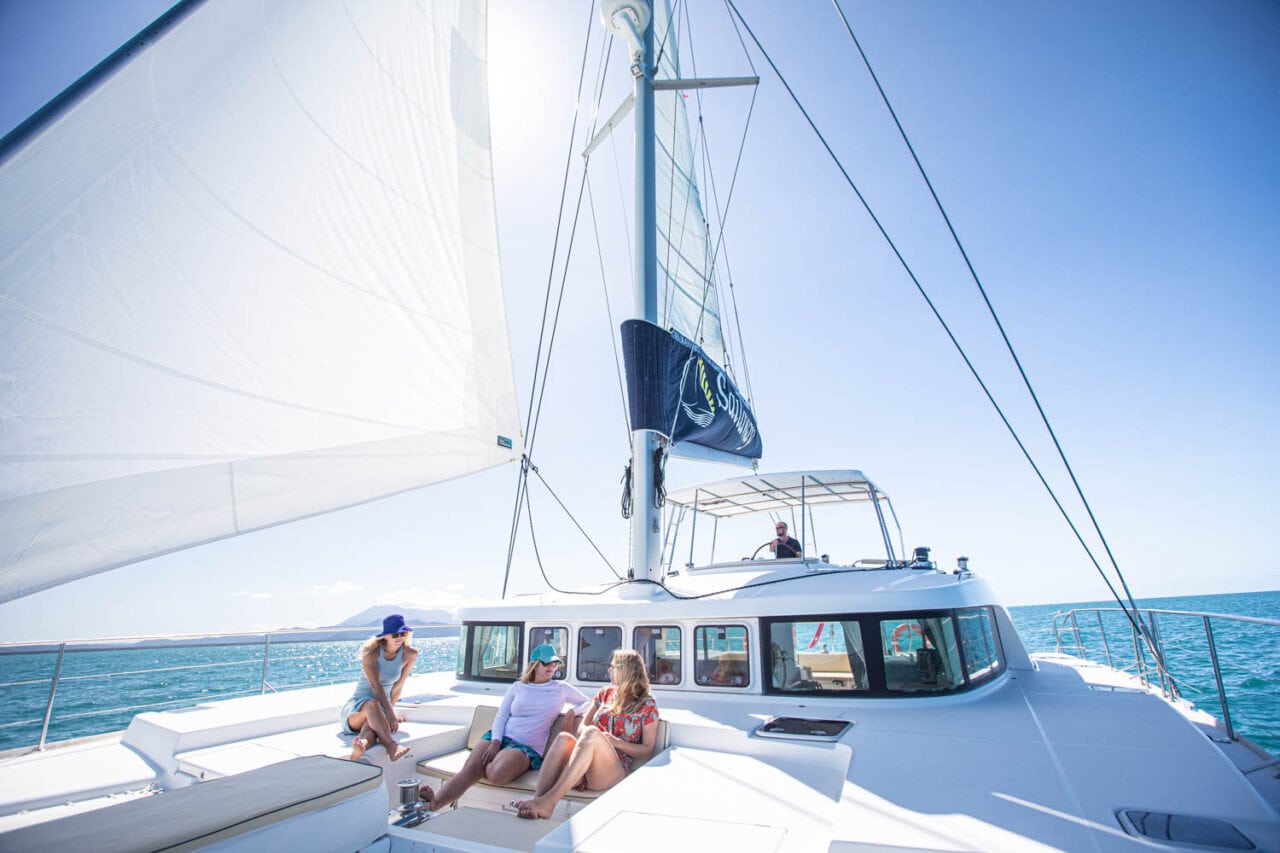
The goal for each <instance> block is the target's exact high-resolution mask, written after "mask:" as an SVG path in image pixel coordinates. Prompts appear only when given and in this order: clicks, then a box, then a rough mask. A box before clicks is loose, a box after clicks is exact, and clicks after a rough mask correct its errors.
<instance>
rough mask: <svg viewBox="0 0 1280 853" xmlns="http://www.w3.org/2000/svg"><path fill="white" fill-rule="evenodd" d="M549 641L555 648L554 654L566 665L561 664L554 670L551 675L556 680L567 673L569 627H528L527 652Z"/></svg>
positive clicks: (531, 651)
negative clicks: (553, 673) (554, 672)
mask: <svg viewBox="0 0 1280 853" xmlns="http://www.w3.org/2000/svg"><path fill="white" fill-rule="evenodd" d="M543 643H549V644H551V646H552V647H553V648H555V650H556V654H558V655H560V658H561V659H562V660H563V661H564V662H565V664H566V666H562V667H560V668H559V669H557V670H556V674H555V675H554V676H552V677H553V678H555V679H556V680H557V681H560V680H562V679H563V678H564V677H565V676H566V675H567V674H568V667H567V664H568V662H569V629H568V628H546V627H542V626H539V627H537V628H530V629H529V653H530V654H532V653H533V650H534V648H535V647H537V646H540V645H542V644H543Z"/></svg>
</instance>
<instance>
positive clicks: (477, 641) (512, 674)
mask: <svg viewBox="0 0 1280 853" xmlns="http://www.w3.org/2000/svg"><path fill="white" fill-rule="evenodd" d="M522 627H523V626H522V625H519V624H515V625H474V624H469V625H464V626H463V628H462V642H461V643H460V644H459V645H460V646H461V649H460V650H459V652H458V675H460V676H462V677H463V678H486V679H500V680H503V681H514V680H515V679H517V678H519V677H520V663H521V660H520V657H521V655H520V651H521V649H520V633H521V628H522Z"/></svg>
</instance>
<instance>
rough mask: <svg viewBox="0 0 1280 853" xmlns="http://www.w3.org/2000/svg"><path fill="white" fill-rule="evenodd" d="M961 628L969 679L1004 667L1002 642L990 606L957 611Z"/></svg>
mask: <svg viewBox="0 0 1280 853" xmlns="http://www.w3.org/2000/svg"><path fill="white" fill-rule="evenodd" d="M956 624H957V625H958V627H959V629H960V650H961V651H962V652H964V667H965V673H966V674H967V675H968V676H969V681H970V682H971V683H972V682H979V681H985V680H986V679H988V678H991V677H992V676H994V675H996V674H998V673H999V672H1000V671H1001V670H1002V669H1004V659H1003V656H1002V655H1001V653H1000V644H999V643H998V642H997V641H996V626H995V620H994V619H993V618H992V616H991V608H990V607H975V608H973V609H971V610H958V611H956Z"/></svg>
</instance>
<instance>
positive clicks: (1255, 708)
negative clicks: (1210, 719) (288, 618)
mask: <svg viewBox="0 0 1280 853" xmlns="http://www.w3.org/2000/svg"><path fill="white" fill-rule="evenodd" d="M1138 603H1139V606H1140V607H1142V608H1144V611H1145V609H1147V608H1151V609H1158V610H1183V611H1201V612H1208V613H1221V614H1230V615H1238V616H1250V617H1255V618H1264V619H1274V620H1280V591H1276V592H1251V593H1234V594H1228V595H1207V596H1182V597H1175V598H1152V599H1139V602H1138ZM1107 607H1111V608H1112V609H1113V610H1114V609H1115V603H1114V602H1112V603H1111V604H1110V605H1108V604H1107V603H1106V602H1090V603H1083V604H1053V605H1041V606H1032V607H1012V608H1010V613H1011V615H1012V617H1013V621H1014V623H1015V624H1016V625H1017V627H1018V631H1019V633H1020V634H1021V635H1022V638H1023V641H1024V642H1025V643H1026V645H1027V647H1028V649H1029V650H1030V651H1033V652H1036V651H1054V650H1055V635H1054V631H1053V622H1054V614H1055V613H1057V612H1059V611H1062V610H1067V609H1070V608H1076V609H1077V610H1078V611H1079V612H1078V614H1077V619H1076V622H1075V625H1074V626H1072V627H1071V628H1069V629H1068V630H1067V631H1064V632H1062V633H1061V636H1062V640H1063V642H1064V644H1065V646H1066V648H1065V651H1067V652H1072V651H1074V649H1075V644H1076V641H1077V634H1076V630H1075V629H1076V628H1078V630H1079V638H1080V640H1081V641H1083V644H1084V645H1085V647H1086V648H1087V649H1088V651H1089V656H1090V657H1091V658H1092V659H1094V660H1099V661H1102V662H1106V657H1105V655H1106V653H1107V652H1108V651H1109V652H1110V654H1111V657H1112V661H1111V662H1112V665H1114V666H1116V667H1117V668H1128V669H1130V670H1133V669H1134V665H1135V664H1134V662H1135V655H1134V647H1133V643H1132V640H1131V635H1130V632H1129V628H1128V624H1127V622H1126V621H1125V619H1124V617H1123V616H1122V615H1121V614H1120V613H1119V612H1107V611H1106V610H1102V612H1101V613H1098V612H1096V611H1095V609H1101V608H1107ZM1099 619H1101V624H1102V626H1103V628H1105V635H1106V640H1107V644H1106V647H1105V649H1104V646H1103V644H1102V632H1100V631H1099V630H1098V625H1099ZM1156 624H1157V630H1158V631H1159V632H1160V635H1161V637H1162V640H1163V643H1164V646H1165V649H1166V657H1167V664H1168V666H1169V669H1170V671H1171V672H1172V674H1173V677H1174V680H1175V682H1176V684H1177V687H1178V690H1179V691H1180V693H1181V694H1182V695H1183V696H1184V697H1185V698H1187V699H1189V700H1190V701H1192V702H1194V703H1195V704H1196V705H1197V706H1198V707H1201V708H1203V709H1205V710H1206V711H1208V712H1209V713H1211V714H1213V715H1214V716H1217V717H1221V712H1220V708H1219V701H1218V692H1217V687H1216V684H1215V682H1214V677H1213V669H1212V666H1211V665H1210V663H1209V657H1208V654H1207V651H1206V649H1207V641H1206V638H1205V631H1204V624H1203V620H1201V619H1199V618H1188V617H1177V616H1170V615H1164V614H1159V615H1157V623H1156ZM1212 630H1213V636H1214V641H1215V643H1216V646H1217V652H1218V657H1219V662H1220V665H1221V669H1222V672H1223V682H1224V688H1225V690H1226V694H1227V697H1228V700H1229V703H1230V704H1229V707H1230V711H1231V718H1232V721H1233V723H1234V725H1235V727H1236V730H1237V732H1238V733H1242V734H1244V735H1246V736H1247V737H1249V738H1251V739H1252V740H1253V741H1254V742H1255V743H1257V744H1259V745H1260V746H1262V747H1263V748H1265V749H1267V750H1269V751H1271V752H1272V753H1280V701H1278V700H1280V626H1267V625H1257V624H1245V623H1237V622H1230V621H1226V620H1217V619H1215V620H1213V621H1212ZM414 645H415V646H417V648H418V649H419V650H420V653H421V656H420V657H419V661H418V669H419V671H423V672H440V671H452V670H453V669H454V667H455V664H456V661H457V652H458V641H457V639H456V638H450V637H445V638H434V639H417V640H415V641H414ZM359 646H360V642H359V641H358V640H349V641H342V642H327V643H306V644H303V643H287V644H281V643H277V642H273V643H272V645H271V648H270V653H269V655H268V666H267V673H266V680H267V682H268V683H269V684H270V685H271V686H272V687H273V688H275V689H277V690H288V689H296V688H300V687H314V686H318V685H323V684H335V683H340V682H351V683H353V684H354V682H355V679H356V676H357V675H358V673H359V665H358V663H357V660H356V654H357V650H358V649H359ZM56 662H57V655H56V654H55V653H52V652H39V653H24V654H4V655H0V707H4V708H5V709H6V710H7V712H8V713H7V715H6V717H5V719H4V721H3V722H0V750H8V749H19V748H29V747H32V746H34V745H36V743H38V742H39V740H40V729H41V725H42V722H43V718H44V713H45V707H46V705H47V704H48V700H49V688H50V684H51V680H52V676H53V672H54V667H55V665H56ZM1146 665H1147V666H1151V664H1150V661H1149V659H1148V660H1147V664H1146ZM1152 678H1153V679H1154V678H1155V675H1154V674H1153V675H1152ZM262 681H263V647H262V645H261V644H260V643H259V644H257V645H253V646H243V645H242V646H226V645H220V646H203V647H185V648H170V649H154V648H151V649H129V650H114V651H96V650H95V651H77V652H68V653H67V654H66V656H65V658H64V660H63V664H62V672H61V674H60V677H59V682H58V688H57V692H56V695H55V698H54V704H53V715H52V718H51V721H50V724H49V732H48V737H47V740H48V741H49V742H53V741H59V740H66V739H69V738H75V737H83V736H86V735H92V734H99V733H102V732H111V731H119V730H121V729H123V728H125V727H126V726H127V725H128V724H129V720H130V719H131V718H132V717H133V715H134V714H135V713H137V712H139V711H143V710H165V709H170V708H180V707H184V706H188V705H191V704H193V703H195V702H202V701H210V700H214V699H222V698H230V697H233V696H248V695H253V694H257V693H260V692H262V689H263V688H262Z"/></svg>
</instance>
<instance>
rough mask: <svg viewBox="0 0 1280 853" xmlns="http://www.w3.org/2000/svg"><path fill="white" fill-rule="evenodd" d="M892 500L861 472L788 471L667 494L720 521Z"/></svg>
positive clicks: (670, 499) (678, 503)
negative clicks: (835, 505) (764, 513)
mask: <svg viewBox="0 0 1280 853" xmlns="http://www.w3.org/2000/svg"><path fill="white" fill-rule="evenodd" d="M872 500H882V501H888V500H889V496H888V495H887V494H885V493H884V492H882V491H881V490H880V489H879V488H878V487H877V486H876V484H875V483H873V482H871V481H870V480H868V479H867V477H866V475H865V474H863V473H862V472H861V471H788V472H785V473H779V474H757V475H755V476H753V477H735V478H734V479H731V480H720V481H719V482H715V483H703V484H700V485H697V486H689V487H688V488H685V489H680V490H679V491H676V492H672V493H671V494H668V495H667V503H670V504H675V505H676V506H680V507H688V508H690V509H694V510H697V511H698V512H705V513H707V514H708V515H713V516H715V517H716V518H734V517H737V516H740V515H749V514H751V513H753V512H767V511H770V510H780V509H787V508H790V507H798V506H800V505H801V504H802V503H804V504H806V505H809V506H820V505H823V504H838V503H868V502H870V501H872Z"/></svg>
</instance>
